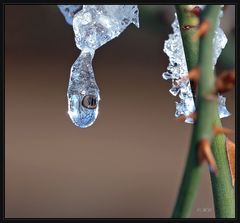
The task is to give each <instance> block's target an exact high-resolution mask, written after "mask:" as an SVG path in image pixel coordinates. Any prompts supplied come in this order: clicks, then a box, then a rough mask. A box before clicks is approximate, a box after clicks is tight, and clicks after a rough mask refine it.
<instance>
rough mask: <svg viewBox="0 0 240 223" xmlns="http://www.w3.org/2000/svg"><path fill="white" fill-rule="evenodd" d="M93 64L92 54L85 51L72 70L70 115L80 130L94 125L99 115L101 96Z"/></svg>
mask: <svg viewBox="0 0 240 223" xmlns="http://www.w3.org/2000/svg"><path fill="white" fill-rule="evenodd" d="M91 64H92V54H91V53H90V52H85V51H84V52H82V53H81V54H80V56H79V57H78V58H77V60H76V61H75V62H74V64H73V65H72V68H71V75H70V80H69V86H68V94H67V96H68V114H69V116H70V118H71V120H72V121H73V123H74V124H75V125H77V126H78V127H80V128H86V127H88V126H90V125H92V124H93V122H94V121H95V120H96V118H97V115H98V104H99V100H100V96H99V89H98V86H97V84H96V81H95V77H94V73H93V68H92V66H91ZM81 80H84V81H81ZM91 83H94V84H91ZM88 99H89V100H88Z"/></svg>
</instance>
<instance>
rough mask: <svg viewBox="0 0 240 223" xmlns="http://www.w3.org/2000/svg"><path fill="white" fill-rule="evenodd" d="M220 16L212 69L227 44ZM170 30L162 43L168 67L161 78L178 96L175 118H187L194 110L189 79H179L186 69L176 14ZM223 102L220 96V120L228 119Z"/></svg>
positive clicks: (223, 99) (187, 120)
mask: <svg viewBox="0 0 240 223" xmlns="http://www.w3.org/2000/svg"><path fill="white" fill-rule="evenodd" d="M200 7H201V8H203V7H204V6H202V5H200ZM222 15H223V12H222V11H221V12H220V14H219V18H218V21H217V28H216V31H215V36H214V38H213V49H214V53H213V68H214V66H215V64H216V62H217V59H218V57H219V55H220V54H221V52H222V49H223V48H224V47H225V45H226V43H227V38H226V36H225V34H224V32H223V30H222V29H221V28H220V18H221V17H222ZM172 28H173V33H171V34H169V39H168V40H166V41H165V43H164V49H163V51H164V52H165V53H166V54H167V55H168V57H169V65H168V67H167V71H166V72H164V73H163V74H162V77H163V78H164V79H165V80H169V79H171V80H172V88H171V89H170V90H169V91H170V93H171V94H172V95H174V96H177V95H179V98H180V101H179V102H176V112H175V116H176V117H179V116H180V115H184V116H188V115H189V114H190V113H192V112H194V111H195V109H196V108H195V104H194V100H193V95H192V91H191V85H190V81H189V79H188V78H184V79H182V80H181V81H180V79H181V78H182V77H184V76H185V75H186V74H187V73H188V69H187V63H186V58H185V54H184V48H183V43H182V38H181V32H180V28H179V23H178V19H177V14H175V19H174V22H173V23H172ZM225 101H226V98H225V97H223V96H221V95H219V96H218V112H219V116H220V118H224V117H228V116H229V115H230V113H229V112H228V110H227V108H226V106H225ZM185 122H187V123H193V120H192V119H191V118H187V119H186V120H185Z"/></svg>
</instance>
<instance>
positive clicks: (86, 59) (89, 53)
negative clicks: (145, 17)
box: [67, 5, 139, 128]
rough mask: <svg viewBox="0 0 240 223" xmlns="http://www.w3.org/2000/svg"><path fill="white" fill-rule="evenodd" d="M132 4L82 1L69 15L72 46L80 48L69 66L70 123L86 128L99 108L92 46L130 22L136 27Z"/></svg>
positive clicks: (109, 37) (116, 32)
mask: <svg viewBox="0 0 240 223" xmlns="http://www.w3.org/2000/svg"><path fill="white" fill-rule="evenodd" d="M138 20H139V19H138V8H137V6H136V5H83V7H82V10H81V11H79V12H78V13H76V14H75V15H74V17H73V21H72V23H73V30H74V34H75V42H76V46H77V47H78V48H79V49H80V50H82V51H81V54H80V56H79V57H78V58H77V60H76V61H75V62H74V64H73V65H72V68H71V75H70V80H69V86H68V93H67V97H68V114H69V116H70V118H71V120H72V121H73V123H74V124H75V125H76V126H78V127H80V128H86V127H88V126H90V125H92V124H93V123H94V121H95V120H96V118H97V116H98V109H99V101H100V95H99V88H98V86H97V84H96V81H95V78H94V72H93V68H92V59H93V57H94V53H95V50H96V49H98V48H99V47H101V46H102V45H104V44H105V43H107V42H108V41H110V40H112V39H114V38H115V37H117V36H119V35H120V33H122V32H123V31H124V30H125V28H126V27H127V26H128V25H129V24H131V23H133V24H135V25H136V26H137V27H139V21H138Z"/></svg>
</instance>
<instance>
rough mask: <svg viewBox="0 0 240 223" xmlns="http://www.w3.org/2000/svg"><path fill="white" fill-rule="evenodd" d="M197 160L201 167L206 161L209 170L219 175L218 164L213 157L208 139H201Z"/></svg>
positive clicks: (198, 145)
mask: <svg viewBox="0 0 240 223" xmlns="http://www.w3.org/2000/svg"><path fill="white" fill-rule="evenodd" d="M197 160H198V164H199V165H201V164H202V163H203V162H204V161H205V160H206V161H207V162H208V165H209V170H210V171H211V172H213V173H214V174H215V175H217V171H218V169H217V164H216V161H215V158H214V156H213V153H212V150H211V146H210V142H209V140H208V139H201V140H200V141H199V142H198V144H197Z"/></svg>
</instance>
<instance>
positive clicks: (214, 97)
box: [204, 92, 218, 101]
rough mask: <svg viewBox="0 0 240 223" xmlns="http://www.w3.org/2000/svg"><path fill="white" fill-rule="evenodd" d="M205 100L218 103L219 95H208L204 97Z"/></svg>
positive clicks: (213, 93)
mask: <svg viewBox="0 0 240 223" xmlns="http://www.w3.org/2000/svg"><path fill="white" fill-rule="evenodd" d="M204 98H205V99H206V100H208V101H216V100H217V98H218V97H217V94H216V93H215V92H211V93H208V94H207V95H205V96H204Z"/></svg>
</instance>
